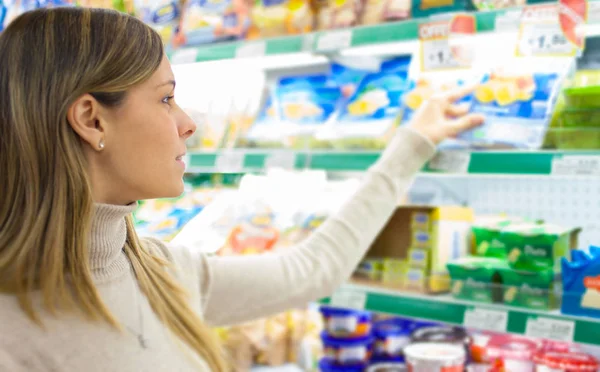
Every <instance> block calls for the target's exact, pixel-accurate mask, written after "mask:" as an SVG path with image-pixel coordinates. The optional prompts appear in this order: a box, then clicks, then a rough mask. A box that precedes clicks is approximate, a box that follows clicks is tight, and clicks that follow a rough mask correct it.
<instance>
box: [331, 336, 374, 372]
mask: <svg viewBox="0 0 600 372" xmlns="http://www.w3.org/2000/svg"><path fill="white" fill-rule="evenodd" d="M321 341H323V349H324V350H323V351H324V357H323V359H324V360H327V361H328V362H330V363H332V364H338V365H341V366H363V365H365V364H367V363H368V362H369V359H370V358H371V353H372V349H373V337H371V336H367V337H362V338H355V339H340V338H334V337H331V336H329V335H328V334H327V332H326V331H323V332H322V333H321Z"/></svg>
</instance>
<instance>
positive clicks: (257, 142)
mask: <svg viewBox="0 0 600 372" xmlns="http://www.w3.org/2000/svg"><path fill="white" fill-rule="evenodd" d="M289 133H291V128H290V125H289V124H286V123H284V122H283V121H282V120H281V109H280V105H279V101H278V96H277V95H276V94H275V93H274V89H271V90H270V91H269V92H268V94H267V97H266V99H265V102H264V104H263V105H262V107H261V108H260V110H259V112H258V115H257V117H256V120H255V121H254V123H253V124H252V126H251V127H250V129H249V130H248V132H247V133H246V135H245V137H244V138H243V139H241V140H240V145H241V146H242V147H244V146H247V147H263V148H280V147H286V146H287V145H289V143H288V135H289Z"/></svg>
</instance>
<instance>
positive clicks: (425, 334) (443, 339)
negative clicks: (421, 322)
mask: <svg viewBox="0 0 600 372" xmlns="http://www.w3.org/2000/svg"><path fill="white" fill-rule="evenodd" d="M410 339H411V342H412V343H425V342H434V343H445V344H454V345H461V346H462V347H463V348H464V349H465V355H468V352H469V349H470V348H471V337H470V336H469V335H468V334H467V332H466V331H465V330H464V329H462V328H459V327H445V326H432V327H422V328H419V329H417V330H415V331H414V332H413V333H412V334H411V336H410Z"/></svg>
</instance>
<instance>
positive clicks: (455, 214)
mask: <svg viewBox="0 0 600 372" xmlns="http://www.w3.org/2000/svg"><path fill="white" fill-rule="evenodd" d="M417 215H418V216H420V218H419V221H421V222H423V221H425V220H428V221H429V231H424V230H416V229H415V228H416V225H419V224H415V216H417ZM424 216H427V218H425V217H424ZM472 221H473V211H472V210H471V209H470V208H466V207H454V206H450V207H430V206H402V207H398V209H397V210H396V212H395V213H394V214H393V216H392V217H391V219H390V220H389V222H388V224H387V225H386V226H385V227H384V228H383V230H382V231H381V232H380V234H379V236H378V237H377V239H376V240H375V242H374V243H373V244H372V245H371V248H370V249H369V252H368V253H367V259H373V258H381V259H388V260H398V261H397V262H402V261H404V262H406V263H408V268H407V269H406V274H405V276H404V280H403V282H404V283H403V288H406V289H408V290H416V291H420V292H432V293H437V292H446V291H448V290H449V288H450V279H449V276H448V270H447V268H446V264H447V263H448V262H449V261H451V260H454V259H457V258H460V257H463V256H465V255H467V254H468V252H469V233H470V229H471V223H472ZM419 228H420V229H422V228H423V225H422V224H421V225H419ZM415 231H419V232H420V233H421V234H423V233H427V234H428V236H429V239H428V244H423V241H421V242H420V243H419V244H418V246H417V247H415V246H414V237H415ZM413 248H414V250H413ZM418 250H419V251H418ZM411 252H412V253H415V252H419V253H421V255H420V256H419V255H416V256H415V257H413V259H412V262H411V254H410V253H411ZM423 252H426V254H425V256H426V258H425V261H423V260H415V258H417V257H423V255H422V253H423ZM384 265H385V264H384ZM383 271H384V276H385V272H386V269H385V268H384V270H383ZM396 272H398V271H396Z"/></svg>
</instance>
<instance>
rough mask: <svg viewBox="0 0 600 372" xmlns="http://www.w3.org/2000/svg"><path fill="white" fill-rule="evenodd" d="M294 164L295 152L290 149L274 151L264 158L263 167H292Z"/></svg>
mask: <svg viewBox="0 0 600 372" xmlns="http://www.w3.org/2000/svg"><path fill="white" fill-rule="evenodd" d="M295 166H296V154H294V153H293V152H290V151H281V152H279V151H278V152H274V153H272V154H270V155H269V156H268V157H267V159H266V160H265V168H267V169H268V168H283V169H294V168H295Z"/></svg>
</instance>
